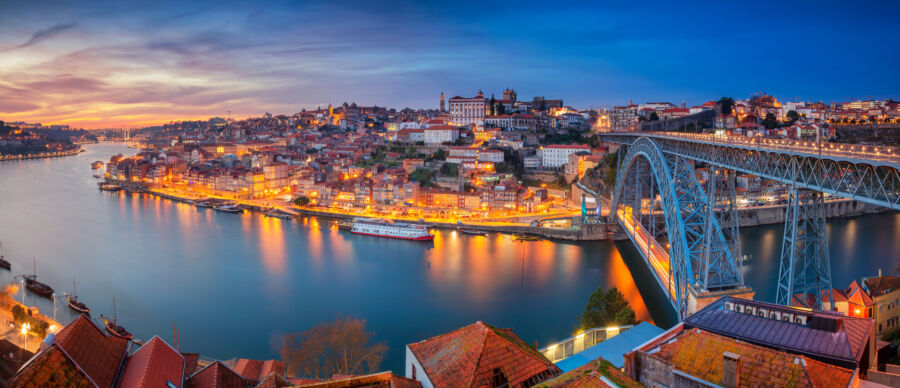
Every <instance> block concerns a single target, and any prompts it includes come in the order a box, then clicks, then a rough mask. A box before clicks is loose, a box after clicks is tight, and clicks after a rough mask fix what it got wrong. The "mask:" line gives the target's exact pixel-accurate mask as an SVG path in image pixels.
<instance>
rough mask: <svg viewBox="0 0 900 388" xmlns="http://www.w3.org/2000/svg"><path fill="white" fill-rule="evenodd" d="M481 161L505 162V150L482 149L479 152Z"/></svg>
mask: <svg viewBox="0 0 900 388" xmlns="http://www.w3.org/2000/svg"><path fill="white" fill-rule="evenodd" d="M478 161H479V162H493V163H503V151H500V150H481V151H479V152H478Z"/></svg>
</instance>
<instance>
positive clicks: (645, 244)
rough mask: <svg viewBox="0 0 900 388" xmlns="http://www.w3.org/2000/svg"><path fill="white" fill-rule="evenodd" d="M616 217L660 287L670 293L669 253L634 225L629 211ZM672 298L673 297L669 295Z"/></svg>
mask: <svg viewBox="0 0 900 388" xmlns="http://www.w3.org/2000/svg"><path fill="white" fill-rule="evenodd" d="M616 216H617V217H618V218H619V221H620V222H621V224H622V225H623V226H624V227H625V229H626V232H628V234H629V235H631V236H632V237H633V240H634V241H636V242H637V245H638V250H640V251H641V254H642V255H643V256H644V257H646V259H647V262H648V263H650V267H651V268H652V269H653V271H654V272H655V273H656V278H657V279H659V281H660V283H661V284H660V285H661V286H663V288H665V290H666V291H667V292H669V293H670V295H671V292H672V291H673V290H674V288H673V287H672V284H671V280H670V278H669V273H670V272H669V271H670V268H669V251H668V250H667V249H665V248H664V247H663V246H662V245H661V244H660V243H659V242H658V241H656V239H655V238H651V237H650V234H649V233H648V232H647V230H646V229H645V228H643V227H642V226H641V225H640V224H636V223H635V222H634V219H633V217H632V215H631V209H630V208H629V207H627V206H626V207H625V209H620V210H618V211H616ZM671 296H672V297H673V298H674V295H671Z"/></svg>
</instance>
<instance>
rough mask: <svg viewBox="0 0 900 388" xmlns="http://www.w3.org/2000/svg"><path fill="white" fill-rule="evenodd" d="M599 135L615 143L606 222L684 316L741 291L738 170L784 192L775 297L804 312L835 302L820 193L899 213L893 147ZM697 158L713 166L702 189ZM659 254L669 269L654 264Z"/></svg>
mask: <svg viewBox="0 0 900 388" xmlns="http://www.w3.org/2000/svg"><path fill="white" fill-rule="evenodd" d="M600 137H601V139H602V140H603V141H606V142H609V143H618V144H619V145H620V146H621V147H622V148H620V151H619V169H618V174H617V177H616V187H615V190H614V192H613V199H612V203H611V207H610V218H611V222H612V217H616V218H617V221H618V223H619V224H620V225H621V226H623V230H624V231H625V232H626V234H628V236H629V238H630V239H631V240H632V241H633V242H634V243H635V245H636V246H637V247H638V248H639V251H640V252H641V254H642V256H643V257H644V259H645V260H646V261H647V263H648V265H650V267H651V270H652V271H651V272H653V273H654V275H655V276H656V277H657V280H658V281H659V283H660V285H661V286H662V287H663V289H666V290H667V291H668V293H669V296H670V298H671V300H672V302H673V305H674V306H675V307H676V310H677V311H678V312H679V314H680V315H681V316H682V317H684V316H686V314H690V313H691V312H693V311H694V310H695V309H696V308H697V307H702V306H698V303H700V304H701V305H702V304H705V303H703V302H701V301H698V299H702V298H703V297H704V295H707V296H715V295H721V294H722V293H729V292H731V293H746V292H747V290H748V289H747V288H745V287H744V285H743V277H742V275H741V274H742V270H741V259H740V244H739V240H740V239H739V235H738V233H737V228H738V225H737V223H738V222H737V221H738V220H737V215H736V205H735V203H736V201H735V194H734V186H735V181H734V179H735V178H734V177H735V175H736V173H738V172H743V173H748V174H753V175H757V176H760V177H762V178H765V179H769V180H773V181H776V182H781V183H784V184H786V185H788V186H789V187H790V191H789V196H788V199H789V201H788V205H787V212H786V216H785V234H784V240H783V244H782V254H781V265H780V268H779V271H780V272H779V284H778V289H777V298H776V299H777V300H776V301H777V302H778V303H782V304H792V303H795V302H796V299H795V295H802V296H803V297H802V298H801V302H802V303H804V304H807V306H808V307H818V308H820V307H821V305H822V302H823V301H832V296H831V270H830V265H829V259H828V247H827V237H826V235H825V217H824V211H823V209H824V200H823V196H822V193H828V194H830V195H833V196H837V197H843V198H849V199H854V200H858V201H861V202H865V203H870V204H874V205H878V206H884V207H888V208H892V209H900V172H898V171H900V150H897V149H893V148H889V147H873V146H850V145H839V144H825V145H822V144H816V143H810V142H796V141H785V140H771V139H753V138H746V137H730V136H715V135H702V134H684V133H654V132H627V133H605V134H600ZM694 162H703V163H706V164H708V165H710V174H709V180H708V182H707V183H708V184H707V185H705V186H706V187H705V189H704V187H703V186H704V185H701V184H700V183H699V180H698V179H697V177H696V175H695V171H694V168H693V163H694ZM657 198H658V199H657ZM648 200H649V202H650V203H649V206H648V204H647V202H648ZM657 201H658V203H659V205H660V207H661V209H660V210H655V206H656V204H657ZM647 208H649V209H650V210H649V211H648V210H645V209H647ZM660 212H661V213H662V221H660V220H658V219H656V217H657V216H658V215H659V213H660ZM613 214H615V216H614V215H613ZM661 224H664V225H661ZM661 226H664V227H665V230H661V229H660V227H661ZM661 244H666V245H665V248H662V245H661ZM664 254H665V255H666V256H667V257H666V258H665V260H666V261H667V262H668V263H669V266H668V271H664V270H660V269H661V268H660V266H659V265H658V263H656V261H659V260H662V259H659V260H656V259H655V257H656V256H662V255H664ZM655 266H656V267H655ZM654 267H655V268H654ZM665 272H667V273H668V276H662V273H665ZM750 292H751V295H752V291H750ZM798 293H799V294H798ZM807 296H809V298H811V299H807Z"/></svg>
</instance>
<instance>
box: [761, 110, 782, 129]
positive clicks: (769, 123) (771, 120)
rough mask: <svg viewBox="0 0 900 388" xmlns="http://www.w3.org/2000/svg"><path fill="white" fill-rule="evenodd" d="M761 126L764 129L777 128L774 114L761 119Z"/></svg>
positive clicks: (768, 114)
mask: <svg viewBox="0 0 900 388" xmlns="http://www.w3.org/2000/svg"><path fill="white" fill-rule="evenodd" d="M762 124H763V126H764V127H766V129H773V128H777V127H778V120H777V119H776V118H775V115H774V114H772V113H767V114H766V118H765V119H763V122H762Z"/></svg>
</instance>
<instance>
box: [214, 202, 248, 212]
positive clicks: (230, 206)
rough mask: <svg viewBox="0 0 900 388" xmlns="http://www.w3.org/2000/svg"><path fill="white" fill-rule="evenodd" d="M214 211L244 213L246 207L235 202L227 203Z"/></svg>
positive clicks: (215, 207)
mask: <svg viewBox="0 0 900 388" xmlns="http://www.w3.org/2000/svg"><path fill="white" fill-rule="evenodd" d="M213 209H214V210H218V211H220V212H226V213H243V212H244V207H243V206H241V205H238V204H236V203H233V202H226V203H223V204H221V205H216V206H214V207H213Z"/></svg>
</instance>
